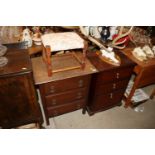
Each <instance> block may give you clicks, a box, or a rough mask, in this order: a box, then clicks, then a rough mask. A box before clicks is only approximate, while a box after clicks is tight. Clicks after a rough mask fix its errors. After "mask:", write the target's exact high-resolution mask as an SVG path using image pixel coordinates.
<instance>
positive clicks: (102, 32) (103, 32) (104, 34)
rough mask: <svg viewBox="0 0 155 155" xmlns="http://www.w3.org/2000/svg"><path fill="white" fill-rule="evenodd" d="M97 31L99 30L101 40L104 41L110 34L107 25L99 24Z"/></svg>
mask: <svg viewBox="0 0 155 155" xmlns="http://www.w3.org/2000/svg"><path fill="white" fill-rule="evenodd" d="M100 29H101V30H100ZM98 31H99V32H100V35H101V40H102V41H103V42H106V41H107V40H108V38H109V36H110V30H109V26H99V27H98Z"/></svg>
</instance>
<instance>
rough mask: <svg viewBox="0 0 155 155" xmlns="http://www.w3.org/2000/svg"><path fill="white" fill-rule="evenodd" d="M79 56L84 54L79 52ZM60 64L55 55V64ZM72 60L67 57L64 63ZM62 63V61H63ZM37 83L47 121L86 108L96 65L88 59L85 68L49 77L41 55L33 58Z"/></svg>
mask: <svg viewBox="0 0 155 155" xmlns="http://www.w3.org/2000/svg"><path fill="white" fill-rule="evenodd" d="M77 55H78V56H79V57H81V56H82V54H81V53H80V52H79V53H77ZM55 62H56V63H57V64H58V65H61V64H59V63H58V62H59V61H58V58H57V57H53V64H54V63H55ZM68 62H70V60H69V59H67V58H66V59H65V60H64V61H63V64H64V65H65V64H66V63H68ZM61 63H62V62H61ZM32 65H33V71H34V79H35V84H36V85H38V87H39V90H40V94H41V99H42V103H43V108H44V113H45V117H46V123H47V124H48V125H49V118H50V117H54V116H58V115H61V114H65V113H68V112H72V111H75V110H78V109H81V108H85V107H86V104H87V98H88V91H89V85H90V80H91V75H90V74H92V73H94V72H96V69H95V68H94V66H93V65H92V64H91V63H90V62H89V60H87V59H86V66H85V68H84V70H81V69H75V70H68V71H64V72H58V73H54V74H53V75H52V77H49V76H48V75H47V73H46V66H45V64H44V63H43V60H42V58H41V57H36V58H32Z"/></svg>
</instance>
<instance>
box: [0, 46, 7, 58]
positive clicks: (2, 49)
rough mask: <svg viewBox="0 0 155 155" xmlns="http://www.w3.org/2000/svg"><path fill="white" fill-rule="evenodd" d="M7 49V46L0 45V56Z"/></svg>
mask: <svg viewBox="0 0 155 155" xmlns="http://www.w3.org/2000/svg"><path fill="white" fill-rule="evenodd" d="M6 51H7V47H6V46H3V45H0V57H1V56H3V55H4V54H5V53H6Z"/></svg>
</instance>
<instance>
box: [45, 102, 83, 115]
mask: <svg viewBox="0 0 155 155" xmlns="http://www.w3.org/2000/svg"><path fill="white" fill-rule="evenodd" d="M85 104H86V103H85V100H79V101H76V102H72V103H70V104H65V105H61V106H55V107H48V108H47V113H48V116H49V117H53V116H58V115H61V114H65V113H68V112H72V111H75V110H78V109H81V108H83V107H84V106H85Z"/></svg>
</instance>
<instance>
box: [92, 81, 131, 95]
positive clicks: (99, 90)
mask: <svg viewBox="0 0 155 155" xmlns="http://www.w3.org/2000/svg"><path fill="white" fill-rule="evenodd" d="M128 82H129V80H122V81H119V82H111V83H108V84H103V85H98V86H97V87H96V89H95V92H94V93H95V95H101V94H105V93H110V92H113V91H116V90H119V89H125V88H126V87H127V84H128Z"/></svg>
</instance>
